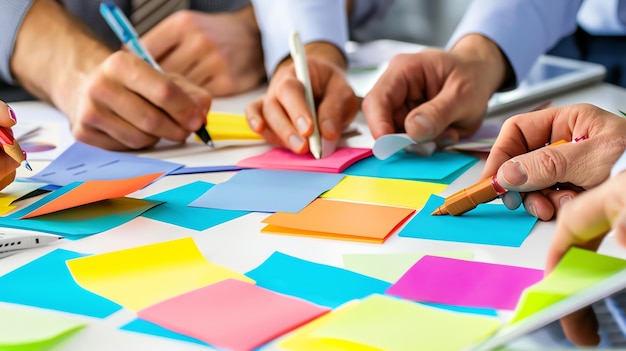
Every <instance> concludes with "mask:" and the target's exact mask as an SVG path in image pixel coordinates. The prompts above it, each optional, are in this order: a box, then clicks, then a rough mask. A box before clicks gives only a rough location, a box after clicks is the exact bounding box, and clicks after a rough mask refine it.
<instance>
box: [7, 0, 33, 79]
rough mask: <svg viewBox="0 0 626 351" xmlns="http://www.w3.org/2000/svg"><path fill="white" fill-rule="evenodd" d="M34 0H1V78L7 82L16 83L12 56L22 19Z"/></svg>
mask: <svg viewBox="0 0 626 351" xmlns="http://www.w3.org/2000/svg"><path fill="white" fill-rule="evenodd" d="M32 3H33V0H2V1H1V2H0V23H2V31H1V32H0V78H1V79H2V80H4V81H5V82H7V83H11V84H13V83H15V79H13V75H12V74H11V67H10V62H11V57H12V56H13V48H14V47H15V39H16V37H17V32H18V31H19V29H20V26H21V25H22V20H23V19H24V16H26V13H27V12H28V9H29V8H30V5H32Z"/></svg>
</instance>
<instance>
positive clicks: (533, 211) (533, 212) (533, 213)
mask: <svg viewBox="0 0 626 351" xmlns="http://www.w3.org/2000/svg"><path fill="white" fill-rule="evenodd" d="M524 207H526V212H528V214H530V215H531V216H533V217H537V209H536V208H535V205H533V204H532V203H529V204H528V205H524Z"/></svg>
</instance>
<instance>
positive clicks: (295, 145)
mask: <svg viewBox="0 0 626 351" xmlns="http://www.w3.org/2000/svg"><path fill="white" fill-rule="evenodd" d="M303 143H304V140H302V138H300V137H299V136H297V135H295V134H291V136H289V145H291V149H292V150H294V151H295V150H300V149H301V148H302V144H303Z"/></svg>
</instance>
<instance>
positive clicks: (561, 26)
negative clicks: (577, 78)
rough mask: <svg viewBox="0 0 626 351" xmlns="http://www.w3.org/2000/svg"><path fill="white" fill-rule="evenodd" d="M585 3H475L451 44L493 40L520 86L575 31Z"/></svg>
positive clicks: (523, 0) (508, 0)
mask: <svg viewBox="0 0 626 351" xmlns="http://www.w3.org/2000/svg"><path fill="white" fill-rule="evenodd" d="M581 3H582V0H474V1H473V2H472V4H471V5H470V6H469V8H468V10H467V12H466V13H465V15H464V16H463V19H462V20H461V22H460V23H459V25H458V26H457V28H456V30H455V32H454V34H453V35H452V37H451V38H450V41H449V42H448V45H447V48H448V49H449V48H451V47H452V46H453V45H454V43H456V42H457V41H458V40H459V39H460V38H461V37H463V36H465V35H467V34H472V33H476V34H481V35H484V36H486V37H487V38H489V39H491V40H493V41H494V42H495V43H496V44H498V46H499V47H500V49H501V50H502V52H503V53H504V54H505V55H506V57H507V58H508V60H509V62H510V63H511V66H512V67H513V71H514V72H515V78H516V84H518V83H519V82H520V81H521V80H522V79H524V77H526V75H527V74H528V72H529V71H530V68H531V67H532V65H533V64H534V63H535V61H536V60H537V58H538V57H539V56H540V55H541V54H543V53H545V52H546V51H548V50H549V49H550V48H551V47H553V46H554V45H555V44H556V43H557V42H558V41H559V40H560V39H561V38H562V37H564V36H566V35H568V34H571V33H572V32H574V30H575V29H576V15H577V12H578V9H579V8H580V5H581Z"/></svg>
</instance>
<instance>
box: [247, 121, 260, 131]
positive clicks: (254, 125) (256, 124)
mask: <svg viewBox="0 0 626 351" xmlns="http://www.w3.org/2000/svg"><path fill="white" fill-rule="evenodd" d="M248 124H250V128H251V129H252V130H253V131H255V132H256V131H258V130H259V120H258V119H256V118H250V119H249V120H248Z"/></svg>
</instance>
